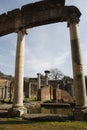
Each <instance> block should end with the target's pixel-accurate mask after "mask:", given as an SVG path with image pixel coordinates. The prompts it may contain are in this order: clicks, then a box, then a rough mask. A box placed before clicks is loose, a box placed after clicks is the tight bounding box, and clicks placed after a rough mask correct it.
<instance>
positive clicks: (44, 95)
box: [38, 85, 53, 101]
mask: <svg viewBox="0 0 87 130" xmlns="http://www.w3.org/2000/svg"><path fill="white" fill-rule="evenodd" d="M52 99H53V88H52V87H51V86H49V85H48V86H45V87H43V88H41V89H39V91H38V100H41V101H47V100H52Z"/></svg>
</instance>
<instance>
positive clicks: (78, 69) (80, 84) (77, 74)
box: [69, 21, 87, 106]
mask: <svg viewBox="0 0 87 130" xmlns="http://www.w3.org/2000/svg"><path fill="white" fill-rule="evenodd" d="M69 29H70V39H71V53H72V66H73V77H74V87H75V98H76V105H77V106H87V103H86V85H85V77H84V72H83V65H82V54H81V47H80V36H79V31H78V22H77V21H70V23H69Z"/></svg>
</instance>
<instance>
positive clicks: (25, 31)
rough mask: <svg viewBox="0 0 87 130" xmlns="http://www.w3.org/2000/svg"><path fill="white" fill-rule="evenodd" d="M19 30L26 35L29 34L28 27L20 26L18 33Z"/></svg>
mask: <svg viewBox="0 0 87 130" xmlns="http://www.w3.org/2000/svg"><path fill="white" fill-rule="evenodd" d="M19 31H21V32H22V33H23V34H25V35H27V34H28V32H27V29H26V28H24V27H20V28H18V29H16V30H15V32H16V33H18V32H19Z"/></svg>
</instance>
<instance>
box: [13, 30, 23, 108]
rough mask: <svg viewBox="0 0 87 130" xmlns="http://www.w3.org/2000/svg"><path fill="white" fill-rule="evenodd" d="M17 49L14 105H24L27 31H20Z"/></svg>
mask: <svg viewBox="0 0 87 130" xmlns="http://www.w3.org/2000/svg"><path fill="white" fill-rule="evenodd" d="M17 34H18V39H17V49H16V64H15V81H14V84H15V87H14V100H13V107H22V106H23V78H24V45H25V31H24V30H23V29H22V30H19V31H18V33H17Z"/></svg>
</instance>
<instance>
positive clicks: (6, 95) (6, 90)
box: [5, 81, 8, 99]
mask: <svg viewBox="0 0 87 130" xmlns="http://www.w3.org/2000/svg"><path fill="white" fill-rule="evenodd" d="M7 98H8V81H6V86H5V99H7Z"/></svg>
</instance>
